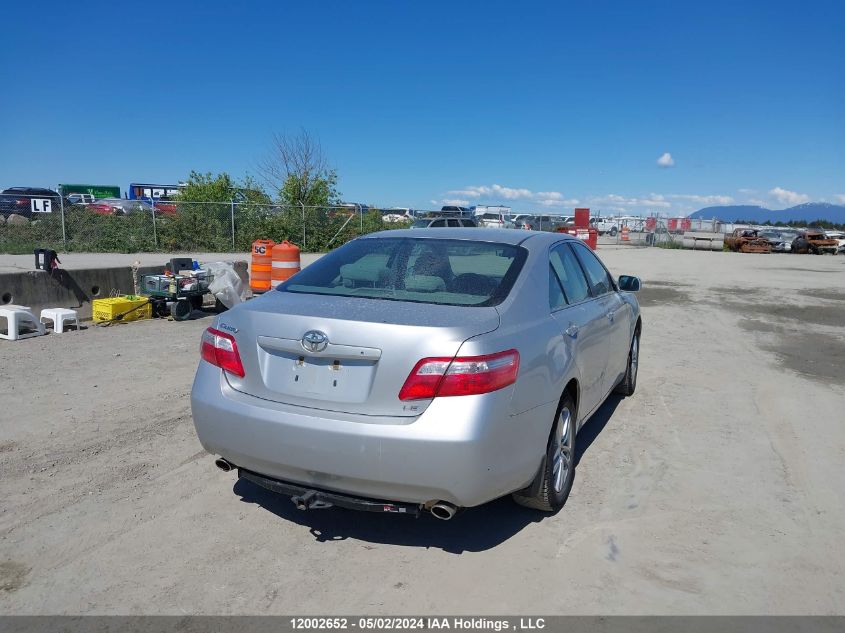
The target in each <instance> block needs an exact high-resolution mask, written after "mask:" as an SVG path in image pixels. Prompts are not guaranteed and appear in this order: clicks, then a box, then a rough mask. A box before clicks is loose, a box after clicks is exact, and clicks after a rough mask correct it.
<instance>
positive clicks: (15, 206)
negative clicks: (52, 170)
mask: <svg viewBox="0 0 845 633" xmlns="http://www.w3.org/2000/svg"><path fill="white" fill-rule="evenodd" d="M68 204H69V203H68ZM60 206H61V196H60V195H59V194H58V192H56V191H53V190H52V189H45V188H42V187H9V188H8V189H4V190H3V191H2V192H0V214H2V215H3V216H4V217H8V216H10V215H19V216H22V217H24V218H30V219H37V217H38V216H39V215H40V214H42V213H52V212H54V211H55V212H58V211H59V208H60Z"/></svg>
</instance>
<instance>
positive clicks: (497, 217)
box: [475, 213, 514, 229]
mask: <svg viewBox="0 0 845 633" xmlns="http://www.w3.org/2000/svg"><path fill="white" fill-rule="evenodd" d="M475 221H476V222H477V223H478V225H479V226H483V227H486V228H493V229H512V228H514V223H513V222H511V221H510V219H508V218H506V217H505V216H504V215H503V214H501V213H482V214H481V215H476V216H475Z"/></svg>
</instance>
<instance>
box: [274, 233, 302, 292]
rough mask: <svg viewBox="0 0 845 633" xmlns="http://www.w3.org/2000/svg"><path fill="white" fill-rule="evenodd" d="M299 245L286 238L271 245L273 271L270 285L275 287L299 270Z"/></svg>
mask: <svg viewBox="0 0 845 633" xmlns="http://www.w3.org/2000/svg"><path fill="white" fill-rule="evenodd" d="M299 268H300V266H299V247H298V246H297V245H296V244H291V243H290V242H288V241H287V240H285V241H284V242H282V243H280V244H276V245H275V246H274V247H273V272H272V274H271V275H270V285H271V286H272V287H273V288H275V287H276V286H278V285H279V284H280V283H282V282H283V281H287V280H288V279H290V278H291V277H293V276H294V275H295V274H296V273H298V272H299Z"/></svg>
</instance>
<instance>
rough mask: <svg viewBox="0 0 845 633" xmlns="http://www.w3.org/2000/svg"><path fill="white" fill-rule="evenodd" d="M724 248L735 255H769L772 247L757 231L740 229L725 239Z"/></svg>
mask: <svg viewBox="0 0 845 633" xmlns="http://www.w3.org/2000/svg"><path fill="white" fill-rule="evenodd" d="M725 246H727V247H728V249H730V250H732V251H735V252H737V253H771V252H772V245H771V244H770V243H769V240H767V239H766V238H765V237H763V236H762V235H761V234H760V231H758V230H757V229H750V228H740V229H735V230H734V232H733V233H731V234H730V235H728V236H726V237H725Z"/></svg>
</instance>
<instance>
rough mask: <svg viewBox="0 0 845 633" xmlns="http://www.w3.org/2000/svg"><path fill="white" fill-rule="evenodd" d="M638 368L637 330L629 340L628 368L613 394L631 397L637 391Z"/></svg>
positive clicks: (638, 336) (638, 343)
mask: <svg viewBox="0 0 845 633" xmlns="http://www.w3.org/2000/svg"><path fill="white" fill-rule="evenodd" d="M639 366H640V331H639V329H637V330H636V331H635V332H634V338H633V339H631V348H630V349H629V350H628V366H627V367H626V368H625V375H624V376H623V377H622V380H621V381H620V382H619V384H618V385H616V389H614V390H613V391H614V393H618V394H620V395H623V396H633V395H634V391H635V390H636V389H637V370H638V369H639Z"/></svg>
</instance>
